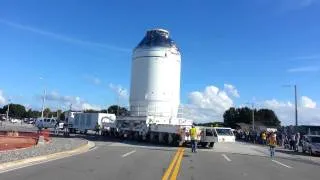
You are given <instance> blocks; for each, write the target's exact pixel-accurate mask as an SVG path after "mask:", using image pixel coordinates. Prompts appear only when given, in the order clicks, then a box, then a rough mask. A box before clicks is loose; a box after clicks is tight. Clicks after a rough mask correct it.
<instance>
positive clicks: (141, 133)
mask: <svg viewBox="0 0 320 180" xmlns="http://www.w3.org/2000/svg"><path fill="white" fill-rule="evenodd" d="M165 119H166V118H165V117H158V118H154V117H152V116H151V117H150V116H124V117H119V118H117V121H116V124H117V129H118V136H120V137H121V138H127V139H132V140H138V141H146V142H151V143H155V144H167V145H173V146H178V145H180V146H181V145H183V144H185V143H186V142H187V141H188V139H190V137H188V132H189V130H190V128H191V125H192V121H190V120H186V119H176V120H175V122H179V123H172V124H165V123H161V122H165ZM154 120H155V121H154Z"/></svg>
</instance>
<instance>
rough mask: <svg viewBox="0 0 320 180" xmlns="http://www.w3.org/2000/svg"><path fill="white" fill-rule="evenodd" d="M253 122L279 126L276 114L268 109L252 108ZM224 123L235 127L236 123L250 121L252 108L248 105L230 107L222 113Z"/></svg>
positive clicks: (247, 122) (249, 122) (248, 122)
mask: <svg viewBox="0 0 320 180" xmlns="http://www.w3.org/2000/svg"><path fill="white" fill-rule="evenodd" d="M254 116H255V122H261V124H263V125H265V126H280V124H281V122H280V121H279V119H278V117H277V116H276V114H275V113H274V112H273V111H272V110H270V109H260V110H258V111H257V110H256V109H254ZM223 119H224V123H225V124H226V125H228V126H230V127H233V128H235V127H237V123H246V124H251V123H252V109H249V108H248V107H243V108H234V107H231V108H229V109H228V110H226V111H225V113H224V114H223Z"/></svg>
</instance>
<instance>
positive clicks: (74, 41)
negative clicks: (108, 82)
mask: <svg viewBox="0 0 320 180" xmlns="http://www.w3.org/2000/svg"><path fill="white" fill-rule="evenodd" d="M0 23H2V24H5V25H7V26H10V27H13V28H16V29H21V30H25V31H29V32H32V33H36V34H40V35H43V36H47V37H51V38H54V39H58V40H60V41H64V42H67V43H72V44H77V45H84V46H90V47H96V48H103V49H108V50H112V51H120V52H131V49H128V48H122V47H117V46H114V45H110V44H102V43H96V42H90V41H84V40H81V39H76V38H71V37H68V36H64V35H60V34H57V33H53V32H50V31H45V30H42V29H39V28H34V27H31V26H26V25H22V24H18V23H15V22H11V21H7V20H4V19H0Z"/></svg>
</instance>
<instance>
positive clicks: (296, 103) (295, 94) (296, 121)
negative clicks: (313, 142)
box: [283, 84, 298, 127]
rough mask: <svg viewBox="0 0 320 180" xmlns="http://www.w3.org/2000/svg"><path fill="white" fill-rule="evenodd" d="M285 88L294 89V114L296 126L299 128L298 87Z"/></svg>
mask: <svg viewBox="0 0 320 180" xmlns="http://www.w3.org/2000/svg"><path fill="white" fill-rule="evenodd" d="M283 86H284V87H293V88H294V114H295V126H296V127H298V99H297V85H296V84H294V85H283Z"/></svg>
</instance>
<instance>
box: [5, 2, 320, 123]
mask: <svg viewBox="0 0 320 180" xmlns="http://www.w3.org/2000/svg"><path fill="white" fill-rule="evenodd" d="M318 17H320V2H319V1H318V0H243V1H238V0H215V1H191V0H190V1H183V2H180V1H103V0H100V1H99V0H97V1H94V2H92V1H78V0H68V1H65V0H54V1H53V0H48V1H40V0H29V1H22V0H21V1H11V0H0V62H1V74H2V75H1V76H0V82H1V84H0V90H1V93H0V95H2V96H3V98H4V100H6V102H7V101H8V99H9V98H10V99H12V101H14V102H17V103H22V104H28V105H29V106H31V107H33V108H38V107H39V106H40V101H39V95H40V94H41V92H42V91H43V89H44V87H45V88H46V89H47V91H48V94H50V95H51V96H52V97H51V99H52V102H48V104H50V105H51V106H58V105H60V104H61V103H62V102H63V103H65V102H66V101H81V103H82V104H83V103H86V104H88V105H91V106H95V107H104V106H107V105H110V104H113V103H116V102H117V94H118V93H119V89H122V90H123V91H122V96H123V98H121V100H120V101H121V103H122V104H127V99H126V96H127V94H126V92H125V91H126V90H127V91H128V88H129V84H130V82H129V79H130V66H131V51H132V49H133V48H134V47H135V46H136V45H137V43H138V42H139V41H140V40H141V39H142V38H143V36H144V33H145V31H146V30H147V29H150V28H154V27H161V28H165V29H167V30H169V31H170V33H171V37H172V38H173V39H174V40H175V41H176V42H177V44H178V45H179V47H180V49H181V51H182V77H181V101H182V104H192V105H194V106H197V107H200V108H209V109H210V108H212V109H214V108H215V106H214V105H216V104H214V103H213V104H209V105H206V104H201V103H200V104H199V103H197V100H194V98H195V96H193V95H192V93H194V92H199V93H200V94H202V95H204V94H206V95H207V96H209V97H207V96H203V97H204V98H205V97H207V98H208V99H211V100H212V101H217V102H216V103H218V106H219V104H220V103H219V100H221V101H224V99H223V98H222V99H221V98H220V99H219V97H220V96H219V93H218V94H214V93H213V95H212V94H211V95H212V96H213V97H212V96H211V95H210V93H209V94H208V93H206V92H205V89H206V88H207V87H217V88H219V92H225V93H226V94H227V96H228V98H229V99H230V100H231V101H229V99H227V100H226V101H224V102H223V103H225V102H229V103H227V104H226V105H225V106H224V105H223V106H222V107H228V106H230V105H236V106H239V105H241V104H244V103H246V102H248V101H257V102H259V104H261V106H262V105H263V106H265V105H266V102H268V101H272V100H275V101H276V102H277V103H279V104H280V105H284V106H289V107H291V106H290V103H292V100H293V94H292V89H289V88H283V87H282V85H283V84H294V83H295V84H297V85H298V90H299V91H298V92H299V100H300V101H303V100H302V99H300V97H301V96H305V97H307V98H308V99H307V101H306V102H301V108H312V109H318V106H319V105H318V104H317V102H320V94H319V92H320V81H319V78H320V61H319V60H320V50H319V47H320V34H319V32H320V22H319V18H318ZM224 84H229V85H232V86H233V90H237V91H238V94H239V97H236V96H233V95H232V93H230V92H231V91H230V89H228V88H225V87H224ZM209 89H210V88H209ZM77 97H78V98H77ZM79 98H80V100H79ZM217 98H218V100H217ZM301 98H302V97H301ZM198 100H199V99H198ZM202 100H204V99H202ZM309 100H311V102H310V101H309ZM289 101H290V102H289ZM308 102H309V103H311V105H310V104H308ZM4 103H5V102H4ZM314 103H315V104H314ZM267 104H268V103H267ZM288 104H289V105H288ZM299 104H300V103H299ZM269 105H270V104H269ZM272 107H273V108H276V107H275V105H274V104H273V105H272ZM215 112H217V111H215ZM314 112H315V116H314V117H315V118H316V120H317V122H318V121H320V117H319V116H318V113H319V112H320V111H314ZM218 114H219V113H218ZM220 114H221V113H220ZM317 118H319V119H317Z"/></svg>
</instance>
